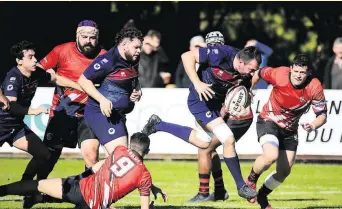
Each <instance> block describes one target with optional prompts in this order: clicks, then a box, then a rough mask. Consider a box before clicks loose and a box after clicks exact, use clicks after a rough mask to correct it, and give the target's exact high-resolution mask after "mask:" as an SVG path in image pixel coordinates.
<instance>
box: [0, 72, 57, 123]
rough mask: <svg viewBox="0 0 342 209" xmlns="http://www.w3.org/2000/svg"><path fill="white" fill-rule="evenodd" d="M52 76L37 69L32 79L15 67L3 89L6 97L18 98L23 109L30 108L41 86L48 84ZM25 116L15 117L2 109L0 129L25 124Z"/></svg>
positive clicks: (6, 78)
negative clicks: (38, 87)
mask: <svg viewBox="0 0 342 209" xmlns="http://www.w3.org/2000/svg"><path fill="white" fill-rule="evenodd" d="M50 80H51V75H50V74H49V73H47V72H45V71H44V70H42V69H40V68H37V69H36V71H34V72H32V74H31V76H30V77H26V76H25V75H23V74H22V73H21V71H20V70H19V69H18V68H17V67H13V68H12V69H11V70H10V71H9V72H8V73H7V75H6V77H5V79H4V81H3V83H2V86H1V89H2V92H3V94H4V95H5V96H11V97H16V98H17V103H19V104H20V105H21V106H23V107H30V105H31V100H32V98H33V96H34V94H35V93H36V90H37V86H38V85H39V84H46V83H48V82H49V81H50ZM23 119H24V116H21V117H20V116H14V115H12V114H10V113H9V112H5V111H2V110H1V109H0V126H1V128H0V129H4V128H5V127H12V126H16V125H19V124H22V123H23Z"/></svg>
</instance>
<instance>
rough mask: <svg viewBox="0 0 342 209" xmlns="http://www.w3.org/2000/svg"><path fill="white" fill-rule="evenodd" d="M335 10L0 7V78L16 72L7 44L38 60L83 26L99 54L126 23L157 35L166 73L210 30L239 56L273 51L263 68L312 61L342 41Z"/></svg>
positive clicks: (189, 5)
mask: <svg viewBox="0 0 342 209" xmlns="http://www.w3.org/2000/svg"><path fill="white" fill-rule="evenodd" d="M341 8H342V2H260V3H259V2H0V17H1V18H0V21H1V24H0V25H1V26H0V27H1V36H0V37H1V41H2V46H1V49H0V53H1V58H2V59H1V63H2V66H1V72H0V78H3V76H4V75H5V73H6V72H7V71H8V70H9V69H10V68H11V67H12V66H13V65H14V64H15V62H14V59H13V58H12V57H11V55H10V53H9V50H10V47H11V46H12V45H13V44H15V43H16V42H18V41H21V40H28V41H32V42H34V43H35V44H36V46H37V50H36V54H37V56H36V57H37V58H38V59H41V58H42V57H44V56H45V55H46V54H47V53H48V52H49V51H50V50H51V49H52V48H53V47H54V46H56V45H58V44H61V43H64V42H69V41H74V40H75V37H76V27H77V24H78V22H80V21H81V20H83V19H92V20H94V21H95V22H97V24H98V25H99V27H100V44H101V45H102V46H103V47H104V48H106V49H109V48H110V47H112V45H113V43H114V37H115V34H116V33H117V32H118V31H119V30H120V29H121V28H122V27H123V26H124V24H125V23H126V22H127V21H128V20H129V19H134V21H135V24H136V26H137V27H138V28H139V29H140V30H142V31H143V33H146V32H147V31H148V30H149V29H155V30H158V31H160V32H161V34H162V41H161V45H162V47H163V48H164V49H165V51H166V53H167V55H168V56H169V58H170V65H169V71H170V72H173V71H174V70H175V69H176V66H177V64H178V62H179V59H180V55H181V54H182V53H183V52H184V51H186V50H187V49H188V47H189V40H190V38H191V37H193V36H195V35H198V34H200V35H203V36H205V34H206V33H207V32H210V31H212V30H220V31H221V32H222V33H223V34H224V35H225V39H226V42H227V44H229V45H233V46H235V47H239V48H240V47H243V46H244V45H245V43H246V41H247V40H249V39H251V38H253V39H257V40H258V41H261V42H263V43H265V44H267V45H269V46H270V47H271V48H273V50H274V53H273V55H272V56H271V58H270V60H269V65H273V66H279V65H287V64H289V61H290V60H291V59H292V58H293V56H294V53H297V52H306V53H309V54H310V55H312V57H313V58H315V56H316V52H315V51H316V49H317V46H318V45H321V46H323V50H324V53H325V55H326V56H330V55H331V54H332V51H331V46H332V43H333V41H334V39H335V38H336V37H338V36H342V33H341V32H342V27H341V26H342V24H341V20H342V16H341Z"/></svg>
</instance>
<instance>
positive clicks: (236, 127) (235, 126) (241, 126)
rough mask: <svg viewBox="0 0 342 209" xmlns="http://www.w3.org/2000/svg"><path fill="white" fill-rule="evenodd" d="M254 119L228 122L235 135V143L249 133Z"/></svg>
mask: <svg viewBox="0 0 342 209" xmlns="http://www.w3.org/2000/svg"><path fill="white" fill-rule="evenodd" d="M252 122H253V118H250V119H246V120H230V119H228V120H227V125H228V127H229V128H230V130H231V131H232V132H233V134H234V138H235V141H236V142H237V141H239V139H240V138H241V137H242V136H243V135H244V134H245V133H246V132H247V131H248V129H249V127H250V126H251V125H252Z"/></svg>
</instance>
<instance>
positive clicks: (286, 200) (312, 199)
mask: <svg viewBox="0 0 342 209" xmlns="http://www.w3.org/2000/svg"><path fill="white" fill-rule="evenodd" d="M269 200H270V201H271V202H273V201H275V202H297V201H298V202H304V201H321V200H325V199H323V198H292V199H279V198H275V199H273V198H270V199H269Z"/></svg>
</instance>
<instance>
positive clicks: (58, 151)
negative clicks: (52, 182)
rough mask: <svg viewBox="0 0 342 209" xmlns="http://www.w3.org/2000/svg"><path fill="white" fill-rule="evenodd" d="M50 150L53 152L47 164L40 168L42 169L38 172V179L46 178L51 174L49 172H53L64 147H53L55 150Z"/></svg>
mask: <svg viewBox="0 0 342 209" xmlns="http://www.w3.org/2000/svg"><path fill="white" fill-rule="evenodd" d="M50 152H51V157H50V159H49V160H48V161H47V163H46V164H45V166H43V167H42V168H40V170H39V171H38V173H37V179H38V180H41V179H46V178H47V177H48V176H49V174H50V173H51V171H52V170H53V168H54V167H55V165H56V163H57V161H58V159H59V157H60V156H61V153H62V149H53V150H52V149H50Z"/></svg>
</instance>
